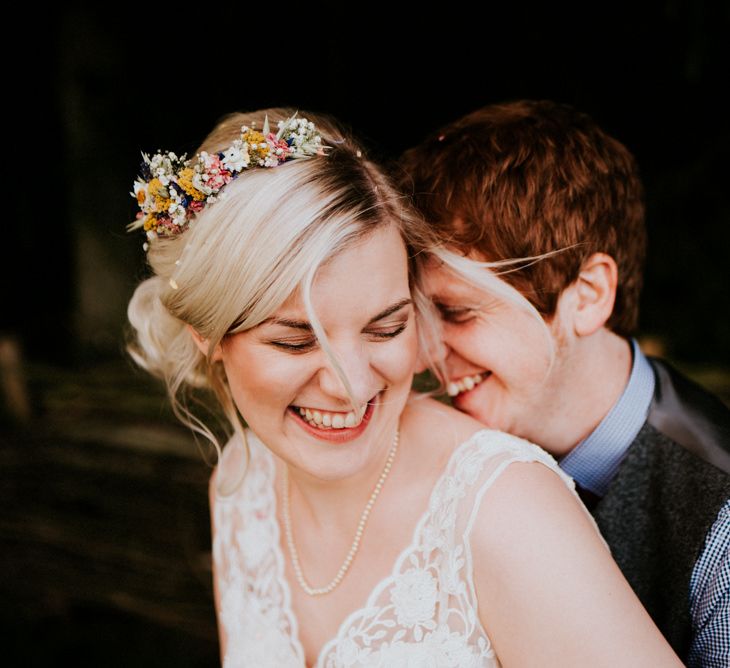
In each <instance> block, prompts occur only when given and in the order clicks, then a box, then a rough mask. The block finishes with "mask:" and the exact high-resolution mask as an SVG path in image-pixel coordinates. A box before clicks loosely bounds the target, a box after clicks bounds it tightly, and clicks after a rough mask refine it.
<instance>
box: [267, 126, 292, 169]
mask: <svg viewBox="0 0 730 668" xmlns="http://www.w3.org/2000/svg"><path fill="white" fill-rule="evenodd" d="M266 140H267V141H268V142H269V146H271V154H272V155H274V156H276V159H277V160H278V161H279V162H284V160H286V159H287V157H288V156H289V154H290V153H291V148H289V144H287V143H286V141H285V140H284V139H277V138H276V135H275V134H274V133H273V132H269V134H268V136H267V137H266Z"/></svg>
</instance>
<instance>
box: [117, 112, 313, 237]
mask: <svg viewBox="0 0 730 668" xmlns="http://www.w3.org/2000/svg"><path fill="white" fill-rule="evenodd" d="M254 125H255V124H253V123H252V126H254ZM278 127H279V131H278V132H277V133H276V134H274V133H273V132H270V130H269V119H268V117H267V118H266V120H265V121H264V127H263V129H262V131H261V132H259V131H257V130H255V129H253V127H248V126H246V125H244V126H243V127H242V128H241V135H240V136H239V138H238V139H236V140H235V141H234V142H233V143H232V144H231V145H230V146H229V147H228V148H227V149H225V150H224V151H220V152H218V153H214V154H212V155H211V154H209V153H206V152H205V151H202V152H201V153H198V154H197V155H196V156H195V158H191V159H189V160H186V159H185V158H186V156H185V155H182V156H180V157H178V156H177V155H176V154H175V153H172V152H171V151H168V152H166V153H162V152H159V153H155V154H154V155H153V156H152V157H150V156H148V155H146V154H145V153H143V154H142V165H141V168H140V171H141V174H140V176H139V177H137V180H136V181H135V182H134V191H133V192H132V193H130V194H131V195H132V197H134V198H135V199H136V200H137V204H138V205H139V208H140V211H139V213H138V214H137V219H136V220H135V221H133V222H132V223H130V224H129V225H128V226H127V230H128V231H131V230H137V229H140V228H141V229H144V231H145V232H146V233H147V238H148V239H155V238H157V237H173V236H175V235H178V234H181V233H182V232H184V231H185V230H186V229H188V226H189V225H190V221H191V220H192V219H193V218H194V217H195V216H196V214H198V213H200V211H202V210H203V208H205V206H206V205H207V204H212V203H213V202H215V201H216V200H218V199H221V198H223V197H224V196H225V193H223V192H221V190H222V188H223V187H224V186H225V185H226V184H228V183H230V182H231V181H232V180H233V179H235V178H236V177H237V176H238V175H239V174H240V173H241V172H243V171H245V170H247V169H251V168H252V167H276V166H277V165H280V164H282V163H283V162H287V161H289V160H295V159H297V158H308V157H311V156H313V155H316V154H322V153H323V152H324V149H325V147H324V146H323V145H322V137H321V136H320V135H319V134H318V133H317V130H316V128H315V127H314V123H312V122H311V121H308V120H307V119H306V118H297V117H296V115H294V116H292V117H291V118H288V119H286V120H284V121H279V123H278ZM146 249H147V244H145V250H146Z"/></svg>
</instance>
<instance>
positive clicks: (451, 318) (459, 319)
mask: <svg viewBox="0 0 730 668" xmlns="http://www.w3.org/2000/svg"><path fill="white" fill-rule="evenodd" d="M436 308H437V309H438V312H439V314H440V315H441V319H442V320H444V322H449V323H454V324H462V323H465V322H469V321H470V320H473V319H474V318H475V317H476V311H475V310H474V309H473V308H469V307H465V306H446V305H445V304H436Z"/></svg>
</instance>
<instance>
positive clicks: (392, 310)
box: [368, 299, 413, 325]
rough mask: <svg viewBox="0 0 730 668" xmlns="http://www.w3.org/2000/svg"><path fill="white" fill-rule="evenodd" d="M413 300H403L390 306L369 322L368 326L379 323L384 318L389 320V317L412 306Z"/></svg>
mask: <svg viewBox="0 0 730 668" xmlns="http://www.w3.org/2000/svg"><path fill="white" fill-rule="evenodd" d="M412 303H413V300H412V299H401V300H400V301H399V302H396V303H395V304H393V305H392V306H388V308H386V309H383V310H382V311H381V312H380V313H378V315H376V316H373V317H372V318H370V320H368V325H372V324H373V323H375V322H378V320H382V319H383V318H387V317H388V316H389V315H393V314H394V313H395V312H396V311H400V310H401V309H402V308H403V307H404V306H408V304H412Z"/></svg>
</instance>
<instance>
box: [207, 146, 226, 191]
mask: <svg viewBox="0 0 730 668" xmlns="http://www.w3.org/2000/svg"><path fill="white" fill-rule="evenodd" d="M232 178H233V175H232V174H231V173H230V172H229V171H228V170H227V169H226V168H225V167H224V166H223V163H222V162H221V159H220V158H219V157H218V156H217V155H211V156H208V158H207V160H206V161H205V171H204V172H203V182H204V183H205V185H206V186H208V187H209V188H212V189H213V190H214V191H218V190H220V189H221V188H222V187H223V186H224V185H226V183H229V182H230V180H231V179H232Z"/></svg>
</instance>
